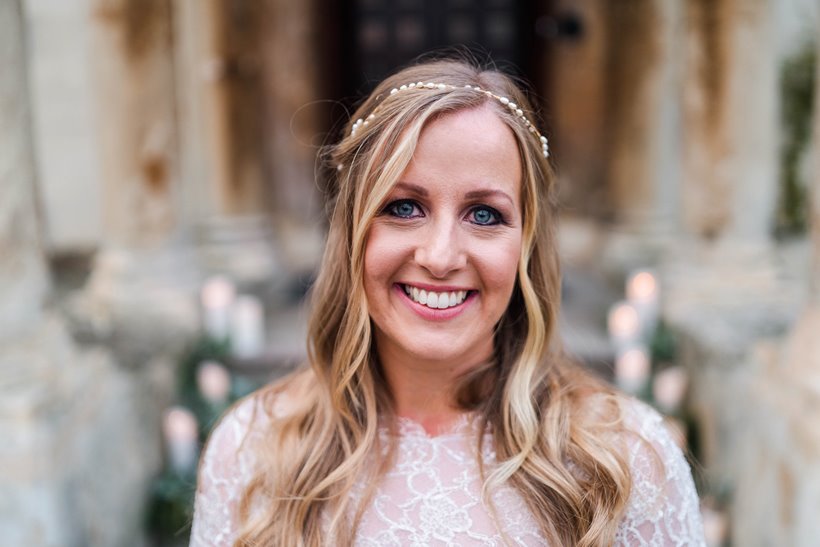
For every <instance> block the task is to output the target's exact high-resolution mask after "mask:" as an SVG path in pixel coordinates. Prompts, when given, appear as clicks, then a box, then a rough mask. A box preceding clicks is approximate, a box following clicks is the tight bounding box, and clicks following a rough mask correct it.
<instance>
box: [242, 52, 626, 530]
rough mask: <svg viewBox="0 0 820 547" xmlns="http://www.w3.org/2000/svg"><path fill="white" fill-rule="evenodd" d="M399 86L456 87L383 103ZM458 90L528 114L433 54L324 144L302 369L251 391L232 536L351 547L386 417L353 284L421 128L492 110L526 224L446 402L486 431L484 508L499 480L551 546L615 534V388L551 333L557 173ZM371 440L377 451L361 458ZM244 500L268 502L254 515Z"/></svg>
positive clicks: (474, 74)
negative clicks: (487, 343)
mask: <svg viewBox="0 0 820 547" xmlns="http://www.w3.org/2000/svg"><path fill="white" fill-rule="evenodd" d="M411 82H435V83H441V84H445V85H447V86H454V88H450V87H447V88H446V89H439V88H433V89H427V88H425V89H424V90H421V91H416V92H412V93H396V94H395V95H394V96H390V90H391V89H393V88H397V87H400V86H401V85H403V84H408V83H411ZM467 85H470V86H476V85H478V86H480V87H481V88H482V89H485V90H488V91H490V92H492V93H493V94H495V95H498V96H503V97H506V98H509V99H510V100H511V101H514V102H515V103H517V105H518V106H519V108H521V109H522V110H523V111H524V112H526V113H527V116H528V117H529V119H531V120H533V121H534V119H535V118H534V117H533V114H532V112H533V110H532V107H531V105H530V103H529V101H528V100H527V98H526V96H525V95H524V94H523V93H522V91H521V90H520V89H519V88H518V86H516V85H515V83H514V82H513V81H512V80H511V79H510V78H509V77H507V76H505V75H504V74H502V73H500V72H497V71H495V70H482V69H480V68H478V67H476V66H474V65H472V64H470V63H467V62H463V61H453V60H440V61H432V62H425V63H421V64H418V65H415V66H412V67H410V68H407V69H404V70H402V71H400V72H398V73H397V74H395V75H393V76H391V77H389V78H387V79H386V80H385V81H384V82H382V83H381V84H379V85H378V87H376V89H375V90H374V91H373V93H372V94H371V95H370V96H369V97H368V98H367V100H365V101H364V103H363V104H362V105H361V106H360V107H359V108H358V110H357V112H356V113H355V114H354V116H353V118H352V120H357V119H359V118H364V119H367V117H368V116H369V114H371V113H373V111H374V110H375V109H376V107H377V106H378V115H377V116H374V117H371V118H370V119H369V120H368V125H367V126H366V127H360V128H359V130H358V131H355V132H354V134H353V135H351V129H352V128H353V123H354V122H353V121H351V123H350V124H349V125H348V127H347V130H346V132H345V137H344V138H343V139H342V140H341V142H339V143H338V144H337V145H335V146H333V147H331V148H330V149H329V151H328V158H329V160H330V162H331V164H332V165H333V166H338V169H334V173H335V180H334V181H333V183H334V184H333V188H334V195H333V196H332V199H331V205H332V213H331V216H330V229H329V234H328V241H327V247H326V249H325V254H324V257H323V260H322V265H321V269H320V273H319V277H318V279H317V281H316V284H315V286H314V288H313V291H312V305H313V311H312V318H311V321H310V325H309V340H308V346H309V347H308V350H309V354H308V365H309V367H308V368H307V369H305V370H302V371H300V372H298V373H296V374H295V375H293V376H291V377H290V378H289V379H287V380H286V381H284V382H281V383H278V384H276V385H273V386H270V387H268V388H266V389H264V390H263V391H262V392H261V393H260V394H259V395H258V396H259V397H261V398H262V399H263V402H264V405H265V407H266V408H267V409H269V413H270V414H271V416H272V417H273V426H272V428H271V430H270V431H269V432H268V434H267V436H266V443H267V446H265V447H259V448H257V449H256V450H258V453H259V455H260V457H264V458H265V459H264V460H262V461H261V464H260V469H259V472H258V474H257V475H256V477H255V478H254V479H253V481H252V482H251V484H250V485H249V487H248V489H247V491H246V492H245V494H244V496H243V499H242V501H241V503H240V516H241V518H242V519H243V522H244V528H243V533H242V535H241V537H240V538H239V539H238V540H237V542H236V545H310V546H314V545H322V544H327V543H333V544H335V545H350V544H352V542H353V538H354V535H355V531H356V527H357V525H358V522H359V520H360V518H361V516H362V514H363V512H364V510H365V508H366V506H367V504H368V502H369V499H370V498H369V496H370V495H371V494H372V490H373V488H374V487H372V486H371V488H370V490H368V491H367V492H366V493H365V495H364V496H363V497H360V499H358V500H356V501H355V502H353V501H351V498H352V496H350V495H349V494H350V492H351V490H352V488H353V487H354V485H355V484H357V483H360V481H363V479H364V481H363V482H361V483H362V484H370V485H373V484H376V483H377V480H376V479H378V477H379V475H381V474H382V473H384V472H385V470H386V469H387V468H388V467H389V465H390V462H391V458H392V451H391V450H390V449H391V448H392V447H390V446H388V447H382V446H380V443H381V439H380V436H379V435H378V424H379V419H380V417H381V418H382V419H384V418H385V417H388V418H389V416H390V415H391V409H392V407H391V400H390V396H389V393H388V391H387V386H386V382H385V380H384V378H383V377H382V375H381V372H380V370H379V366H378V362H377V360H376V356H375V354H374V350H373V343H372V332H371V323H370V317H369V314H368V308H367V301H366V299H365V296H364V289H363V264H364V249H365V242H366V239H367V234H368V229H369V227H370V224H371V221H372V220H373V218H374V217H375V216H376V215H377V214H378V212H379V210H380V208H381V207H382V206H383V202H384V200H385V199H386V197H387V195H388V193H389V192H390V190H391V188H392V185H393V184H394V183H395V182H396V180H397V179H398V178H399V177H400V175H401V174H402V173H403V172H404V171H405V169H406V168H407V166H408V164H409V162H410V160H411V158H412V156H413V152H414V149H415V146H416V144H417V142H418V139H419V135H420V134H421V132H422V131H423V129H424V127H425V126H426V124H428V123H429V122H430V121H431V120H433V119H436V118H437V117H440V116H444V115H447V114H448V113H452V112H456V111H459V110H464V109H471V108H478V107H487V108H492V109H494V110H495V111H496V113H497V114H498V116H499V118H500V119H501V120H503V121H504V122H505V123H506V124H507V125H508V126H509V128H510V129H511V130H512V132H513V134H514V136H515V140H516V142H517V145H518V149H519V152H520V157H521V164H522V181H521V200H522V217H523V227H522V250H521V256H520V259H519V265H518V280H517V283H516V287H515V289H514V291H513V295H512V297H511V300H510V303H509V307H508V309H507V310H506V312H505V314H504V316H503V317H502V319H501V320H500V321H499V323H498V325H497V328H496V333H495V344H494V347H495V354H494V358H493V359H492V360H491V362H490V363H487V364H486V365H482V366H481V367H479V368H476V369H475V370H472V371H470V372H469V373H468V375H467V376H465V377H464V378H463V381H462V382H461V384H460V386H459V388H458V391H457V402H458V404H459V405H460V406H461V407H462V408H464V409H469V410H473V411H476V412H477V414H478V415H479V416H480V419H481V421H482V425H483V426H484V427H485V428H486V427H488V426H489V427H490V430H491V431H492V436H493V437H492V438H493V443H494V448H495V451H496V454H497V464H496V465H494V466H493V467H492V469H489V474H486V475H485V492H484V493H485V497H484V499H485V501H486V502H487V504H488V506H489V509H490V511H491V513H493V514H494V509H493V508H492V504H491V503H490V501H489V500H490V498H489V493H490V492H492V491H493V489H494V488H496V487H498V486H499V485H501V484H502V483H508V484H511V485H512V486H513V487H514V488H516V489H517V491H518V492H519V493H520V495H521V496H522V498H523V499H524V500H525V501H526V503H527V505H528V506H529V508H530V510H531V512H532V514H533V516H534V518H535V519H536V520H537V522H538V523H539V524H540V527H541V530H542V532H543V534H544V537H545V539H546V540H547V541H548V542H549V543H550V544H551V545H579V546H592V545H609V544H611V543H613V541H614V536H615V531H616V529H617V525H618V522H619V520H620V517H621V516H622V514H623V512H624V511H625V506H626V501H627V499H628V496H629V490H630V486H631V480H630V475H629V469H628V466H627V464H626V462H625V461H624V457H623V456H622V455H621V449H620V446H618V444H617V443H616V442H614V440H613V439H614V438H615V437H613V436H612V435H611V433H613V432H617V431H618V430H619V428H621V427H622V426H621V425H620V413H619V410H618V404H617V400H616V398H615V396H614V394H613V393H611V392H610V391H609V390H608V388H606V387H604V386H603V385H602V384H600V383H598V382H597V381H595V380H594V379H592V378H591V377H590V376H589V375H588V374H587V373H585V372H583V371H582V370H581V369H580V368H579V367H577V366H576V365H574V364H572V363H570V362H568V360H567V359H566V358H565V357H563V353H562V350H561V347H560V343H559V341H558V338H557V320H558V313H559V309H560V287H561V282H560V271H559V264H558V255H557V243H556V237H555V226H554V217H555V214H554V201H553V200H554V194H555V191H554V185H555V177H554V174H553V172H552V170H551V168H550V166H549V164H548V162H547V161H546V160H545V158H544V156H543V152H542V148H541V146H542V144H541V142H540V141H539V140H538V138H537V137H536V136H534V135H533V133H532V132H530V130H529V129H528V128H527V127H525V124H523V123H522V120H521V118H520V117H519V116H516V113H515V112H511V111H510V109H509V108H505V106H504V105H502V104H501V102H500V101H498V100H497V99H496V98H494V97H492V96H487V95H485V94H483V93H478V92H476V91H474V90H473V89H469V88H466V87H465V86H467ZM464 138H469V135H465V136H464ZM280 397H287V398H288V400H290V401H292V402H293V403H294V404H293V405H291V406H292V407H293V408H290V409H289V410H288V412H287V413H285V415H283V416H276V415H275V413H274V412H273V410H272V408H273V405H274V402H275V401H276V400H277V399H278V398H280ZM593 399H594V401H595V404H590V402H591V401H592V400H593ZM479 437H481V436H480V435H479ZM477 442H478V443H481V442H482V441H481V439H477ZM383 449H386V453H387V454H388V457H387V458H376V459H375V460H376V461H378V463H379V464H378V465H373V462H374V458H373V455H374V454H381V453H382V452H381V451H382V450H383ZM479 453H480V451H479ZM479 465H480V468H481V470H482V473H483V474H484V473H485V471H487V469H485V467H484V465H483V462H479ZM256 503H259V504H263V505H260V506H264V507H265V510H264V511H251V507H256V505H255V504H256Z"/></svg>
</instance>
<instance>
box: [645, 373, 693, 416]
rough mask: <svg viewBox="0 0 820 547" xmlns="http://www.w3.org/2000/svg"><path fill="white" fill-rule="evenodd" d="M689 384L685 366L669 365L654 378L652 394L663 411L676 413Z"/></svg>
mask: <svg viewBox="0 0 820 547" xmlns="http://www.w3.org/2000/svg"><path fill="white" fill-rule="evenodd" d="M688 384H689V378H688V376H687V374H686V369H685V368H683V367H682V366H674V367H669V368H666V369H663V370H662V371H660V372H658V373H657V374H656V375H655V378H654V379H653V380H652V396H653V397H654V399H655V402H656V403H657V404H658V407H659V408H660V409H661V410H662V411H664V412H667V413H669V414H674V413H675V412H677V410H678V409H679V408H680V405H681V403H682V402H683V398H684V396H685V395H686V387H687V385H688Z"/></svg>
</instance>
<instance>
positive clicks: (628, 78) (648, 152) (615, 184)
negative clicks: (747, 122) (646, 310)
mask: <svg viewBox="0 0 820 547" xmlns="http://www.w3.org/2000/svg"><path fill="white" fill-rule="evenodd" d="M606 6H607V9H606V10H605V11H606V15H607V17H606V19H607V22H608V29H607V30H608V35H609V37H608V44H609V48H608V64H607V98H606V103H605V104H606V108H607V111H606V120H607V133H606V136H607V165H608V171H607V181H608V188H607V189H608V195H609V200H610V209H609V220H611V221H613V223H614V226H613V228H612V229H611V230H609V231H608V233H607V235H608V241H607V247H606V253H605V259H604V262H605V264H606V265H607V266H608V267H610V268H614V269H615V271H617V272H619V273H622V272H624V271H628V270H630V269H634V268H636V267H646V266H650V265H654V264H656V263H657V262H658V260H659V258H660V256H661V255H662V253H663V250H664V249H665V247H666V246H667V244H668V242H669V241H670V239H671V236H672V235H673V234H674V233H675V230H676V229H677V227H678V224H679V214H678V208H677V203H676V201H677V198H678V193H679V191H680V190H679V186H680V184H679V182H680V171H681V170H680V152H679V150H680V143H681V139H680V92H679V89H680V84H679V80H680V68H681V59H680V57H681V55H680V50H681V47H680V45H681V41H682V26H683V25H682V23H683V21H682V17H681V16H682V13H681V12H682V9H683V8H682V5H681V3H680V2H677V1H674V0H629V1H627V2H616V3H608V4H606Z"/></svg>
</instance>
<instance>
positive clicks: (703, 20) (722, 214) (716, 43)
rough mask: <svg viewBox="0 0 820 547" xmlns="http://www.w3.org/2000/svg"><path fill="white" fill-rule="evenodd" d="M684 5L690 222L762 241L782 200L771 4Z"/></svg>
mask: <svg viewBox="0 0 820 547" xmlns="http://www.w3.org/2000/svg"><path fill="white" fill-rule="evenodd" d="M685 5H686V14H685V19H686V21H687V28H686V37H687V38H686V40H687V43H686V55H687V62H686V72H685V79H684V86H683V92H684V94H683V96H684V101H683V109H684V112H683V118H682V119H683V129H684V169H683V176H684V181H683V195H682V197H683V207H684V211H683V213H684V215H683V216H684V221H685V227H686V230H687V232H688V233H689V234H691V235H693V236H694V237H696V238H702V239H705V240H717V241H726V240H731V241H733V242H745V243H747V244H749V243H751V244H757V245H764V246H765V245H766V244H767V243H768V240H769V233H770V230H771V223H772V219H773V216H774V211H775V205H776V202H777V150H778V129H777V112H778V110H777V64H776V59H775V56H776V50H777V49H776V40H775V32H774V29H775V23H774V17H773V14H774V11H773V2H772V1H771V0H692V1H691V2H685Z"/></svg>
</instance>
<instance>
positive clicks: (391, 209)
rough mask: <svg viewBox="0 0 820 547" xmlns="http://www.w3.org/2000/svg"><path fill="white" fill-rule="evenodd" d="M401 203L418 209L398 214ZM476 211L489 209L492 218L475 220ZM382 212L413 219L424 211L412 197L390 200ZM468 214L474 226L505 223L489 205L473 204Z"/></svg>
mask: <svg viewBox="0 0 820 547" xmlns="http://www.w3.org/2000/svg"><path fill="white" fill-rule="evenodd" d="M401 205H412V206H413V208H414V209H415V210H416V211H418V213H416V211H414V214H412V215H408V216H404V215H400V214H398V212H397V210H398V207H399V206H401ZM477 211H489V213H490V214H491V215H492V216H493V218H492V220H491V221H490V222H488V223H481V222H476V221H475V213H476V212H477ZM383 212H384V213H386V214H388V215H390V216H392V217H396V218H400V219H414V218H419V217H421V216H424V213H422V212H421V206H420V205H419V204H418V203H417V202H416V201H414V200H412V199H397V200H396V201H391V202H390V203H388V204H387V206H385V208H384V211H383ZM470 214H471V215H472V216H473V220H471V221H470V222H472V223H473V224H475V225H476V226H496V225H498V224H506V221H505V220H504V216H503V215H502V214H501V213H500V212H499V211H498V210H497V209H495V208H493V207H490V206H489V205H475V206H473V207H471V208H470Z"/></svg>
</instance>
